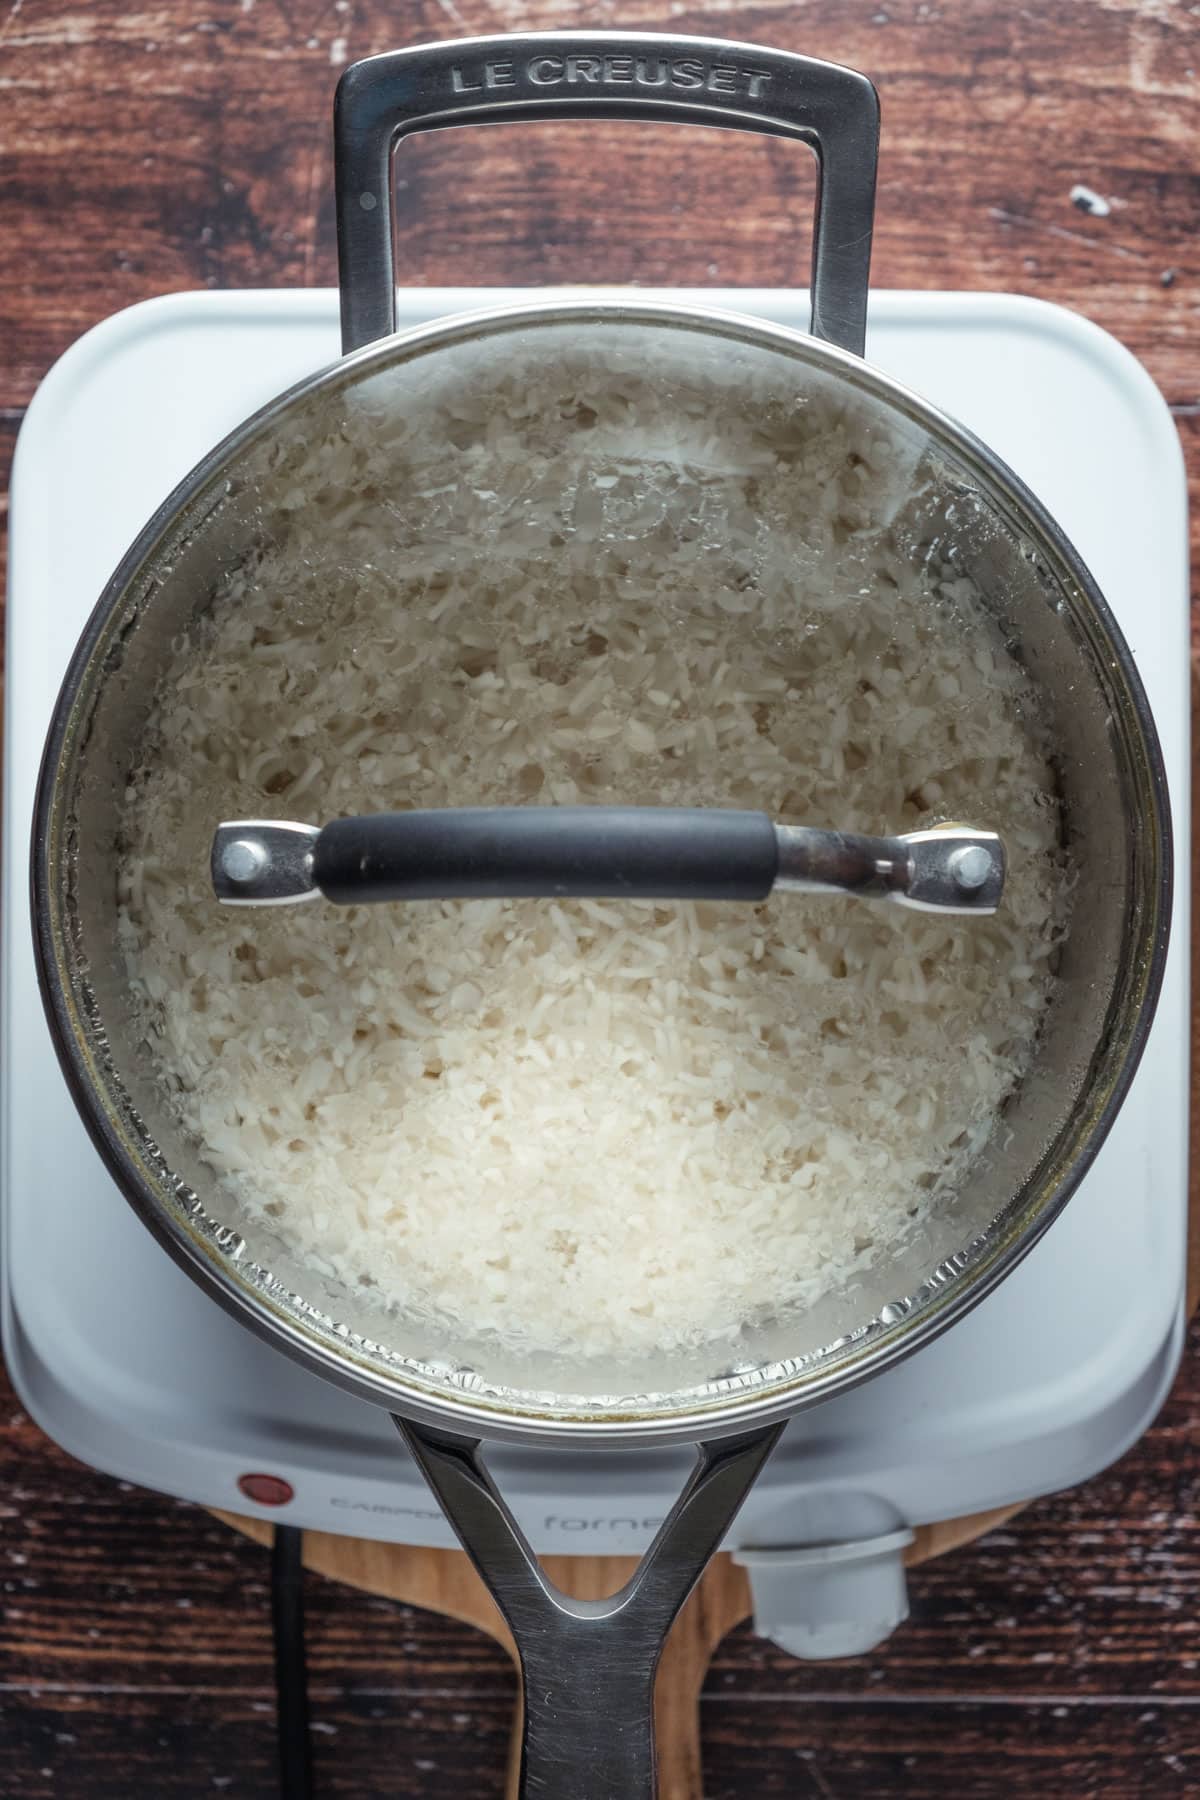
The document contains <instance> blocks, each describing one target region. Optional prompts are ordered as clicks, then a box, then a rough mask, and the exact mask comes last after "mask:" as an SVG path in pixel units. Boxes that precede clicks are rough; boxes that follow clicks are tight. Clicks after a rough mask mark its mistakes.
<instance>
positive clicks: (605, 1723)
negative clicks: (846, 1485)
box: [395, 1418, 783, 1800]
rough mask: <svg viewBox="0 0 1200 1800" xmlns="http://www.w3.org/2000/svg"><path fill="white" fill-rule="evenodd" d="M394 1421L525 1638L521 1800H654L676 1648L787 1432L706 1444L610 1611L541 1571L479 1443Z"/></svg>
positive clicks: (518, 1637) (516, 1633)
mask: <svg viewBox="0 0 1200 1800" xmlns="http://www.w3.org/2000/svg"><path fill="white" fill-rule="evenodd" d="M395 1423H396V1425H397V1427H398V1429H399V1431H400V1435H401V1437H402V1438H403V1439H404V1441H405V1443H406V1444H407V1445H408V1448H409V1449H410V1451H411V1452H412V1454H413V1456H414V1458H415V1459H416V1462H417V1465H418V1467H419V1468H420V1470H421V1473H422V1474H423V1475H424V1477H425V1479H426V1481H427V1482H428V1483H429V1485H430V1487H431V1488H432V1490H433V1492H434V1494H435V1495H436V1497H437V1499H438V1501H439V1502H440V1504H441V1506H442V1508H443V1510H444V1512H445V1514H446V1516H447V1518H448V1519H449V1521H450V1523H451V1525H453V1527H454V1529H455V1531H456V1532H457V1533H458V1537H459V1540H460V1541H461V1543H462V1546H463V1549H464V1550H465V1551H466V1552H467V1555H468V1556H469V1557H470V1558H471V1561H472V1562H473V1563H474V1565H475V1567H476V1568H477V1569H478V1571H479V1573H480V1575H481V1576H482V1577H483V1580H484V1583H485V1585H486V1586H487V1588H488V1591H489V1592H490V1594H491V1596H492V1598H493V1599H494V1600H495V1602H496V1605H497V1606H498V1607H499V1608H500V1611H501V1613H502V1614H503V1616H504V1620H505V1622H506V1624H507V1625H508V1628H509V1630H510V1631H511V1632H512V1634H513V1639H514V1642H515V1643H516V1646H517V1653H518V1655H519V1656H520V1659H521V1675H522V1681H523V1684H524V1692H525V1705H524V1731H523V1737H522V1745H521V1796H522V1800H653V1796H654V1794H655V1793H656V1791H657V1787H656V1781H655V1754H654V1676H655V1671H656V1669H657V1667H658V1660H659V1656H660V1655H661V1653H662V1647H663V1643H664V1641H665V1639H666V1636H667V1633H668V1631H669V1630H670V1628H671V1625H672V1623H673V1621H674V1619H675V1616H676V1614H677V1613H678V1611H679V1609H680V1607H681V1606H682V1605H683V1603H684V1601H685V1600H686V1599H687V1597H688V1595H689V1594H690V1593H691V1591H692V1588H693V1587H694V1586H695V1584H696V1582H697V1581H698V1580H699V1578H700V1576H701V1575H702V1574H703V1572H704V1567H705V1564H706V1563H707V1562H708V1560H709V1558H710V1557H711V1556H712V1554H713V1552H714V1551H715V1550H716V1549H717V1547H718V1546H719V1544H720V1542H721V1540H722V1538H723V1537H724V1536H725V1533H726V1532H727V1531H728V1529H729V1527H730V1525H731V1524H732V1522H733V1520H734V1517H735V1516H736V1514H737V1511H738V1508H739V1507H740V1506H741V1504H742V1501H743V1500H744V1499H745V1498H746V1495H747V1494H748V1493H749V1491H750V1488H751V1486H752V1485H753V1483H754V1481H755V1479H756V1477H757V1476H758V1473H759V1471H760V1470H761V1468H762V1466H763V1464H764V1463H765V1462H766V1460H767V1458H768V1457H769V1456H770V1454H771V1452H772V1450H773V1449H774V1448H775V1445H776V1443H777V1442H778V1440H779V1435H780V1432H781V1431H782V1429H783V1427H782V1426H781V1425H770V1426H767V1427H765V1428H761V1429H759V1430H757V1431H753V1432H748V1433H746V1434H744V1435H742V1436H740V1437H735V1438H724V1439H722V1440H720V1441H719V1442H716V1443H711V1444H699V1445H698V1446H697V1452H698V1454H697V1460H696V1467H695V1470H694V1471H693V1473H692V1475H691V1478H690V1479H689V1481H688V1483H687V1486H686V1487H685V1488H684V1490H683V1492H682V1494H681V1495H680V1496H679V1499H678V1500H677V1501H676V1502H675V1505H674V1507H673V1508H672V1509H671V1512H670V1514H669V1516H668V1518H667V1519H666V1521H665V1523H664V1524H663V1526H662V1528H661V1529H660V1531H659V1532H658V1535H657V1536H656V1537H655V1539H654V1542H653V1543H652V1544H651V1546H650V1548H649V1550H647V1552H646V1554H645V1556H644V1557H643V1558H642V1560H641V1562H640V1563H639V1564H638V1567H637V1569H636V1570H635V1571H634V1574H633V1576H632V1578H631V1579H630V1580H629V1581H628V1582H627V1583H626V1585H625V1586H624V1587H623V1588H622V1589H621V1590H620V1592H619V1593H616V1594H613V1595H612V1596H611V1597H610V1598H609V1599H607V1600H574V1599H571V1598H570V1597H569V1596H568V1595H566V1594H563V1593H561V1592H560V1591H559V1589H558V1588H556V1587H555V1586H554V1585H553V1583H552V1582H551V1581H550V1580H549V1579H548V1578H547V1576H546V1575H545V1573H544V1572H543V1570H542V1569H541V1567H540V1565H539V1563H538V1560H537V1557H536V1556H535V1555H534V1553H533V1551H532V1550H531V1549H530V1547H529V1544H528V1542H527V1540H526V1538H525V1536H524V1533H523V1532H522V1531H521V1528H520V1526H519V1525H518V1524H517V1522H516V1520H515V1519H514V1518H513V1516H512V1514H511V1513H510V1512H509V1510H508V1508H507V1506H506V1505H505V1504H504V1501H503V1500H502V1498H501V1497H500V1494H499V1492H498V1491H497V1489H496V1486H495V1483H494V1482H493V1481H492V1478H491V1476H490V1475H489V1474H488V1471H487V1468H486V1467H485V1465H484V1461H483V1456H482V1452H481V1446H480V1444H479V1442H478V1440H477V1439H475V1438H467V1437H459V1436H457V1435H456V1434H453V1433H449V1432H442V1431H437V1430H434V1429H432V1428H431V1427H429V1426H425V1425H417V1424H414V1423H412V1422H411V1421H410V1420H407V1419H401V1418H397V1419H396V1420H395Z"/></svg>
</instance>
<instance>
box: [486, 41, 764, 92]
mask: <svg viewBox="0 0 1200 1800" xmlns="http://www.w3.org/2000/svg"><path fill="white" fill-rule="evenodd" d="M770 79H771V75H770V71H769V70H767V69H755V68H752V67H751V66H750V65H749V64H747V63H706V62H701V61H700V59H699V58H698V57H690V56H681V57H666V56H633V55H627V56H626V55H622V54H621V53H620V52H619V51H618V52H614V53H613V54H612V55H608V56H547V55H544V54H543V55H540V56H531V57H529V58H528V60H527V61H526V62H524V63H522V64H519V65H518V63H516V62H515V61H506V60H504V59H500V60H497V61H493V62H485V63H477V64H476V65H475V66H474V67H471V66H469V65H467V64H459V63H455V64H453V65H452V66H451V69H450V85H451V87H452V88H453V90H454V92H455V93H456V94H481V93H494V92H495V91H496V89H498V88H509V87H520V86H522V85H523V84H524V83H528V85H529V86H530V87H535V88H553V87H563V86H565V87H601V88H622V87H632V88H684V89H687V88H690V89H693V90H697V89H703V90H704V92H705V93H709V94H740V95H742V96H744V97H745V98H746V99H748V100H761V99H762V97H763V93H764V91H765V89H766V86H767V83H768V82H769V81H770Z"/></svg>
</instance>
